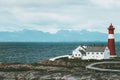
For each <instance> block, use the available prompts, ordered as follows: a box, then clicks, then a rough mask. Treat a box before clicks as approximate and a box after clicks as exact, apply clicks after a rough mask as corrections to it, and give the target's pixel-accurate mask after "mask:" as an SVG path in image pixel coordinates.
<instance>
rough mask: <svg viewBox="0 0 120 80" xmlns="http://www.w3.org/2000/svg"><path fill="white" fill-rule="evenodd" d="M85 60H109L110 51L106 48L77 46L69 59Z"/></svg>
mask: <svg viewBox="0 0 120 80" xmlns="http://www.w3.org/2000/svg"><path fill="white" fill-rule="evenodd" d="M70 58H72V59H74V58H81V59H83V60H85V59H97V60H100V59H109V58H110V51H109V49H108V47H106V46H89V47H87V46H79V47H77V48H76V49H75V50H74V51H73V53H72V56H71V57H70Z"/></svg>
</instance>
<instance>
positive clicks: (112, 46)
mask: <svg viewBox="0 0 120 80" xmlns="http://www.w3.org/2000/svg"><path fill="white" fill-rule="evenodd" d="M114 29H115V28H114V27H113V25H112V24H111V25H110V26H109V28H108V48H109V50H110V57H116V53H115V42H114Z"/></svg>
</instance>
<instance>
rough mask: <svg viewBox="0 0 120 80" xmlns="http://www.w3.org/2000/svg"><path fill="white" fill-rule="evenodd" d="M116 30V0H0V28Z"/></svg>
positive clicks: (119, 2) (119, 26)
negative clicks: (110, 26)
mask: <svg viewBox="0 0 120 80" xmlns="http://www.w3.org/2000/svg"><path fill="white" fill-rule="evenodd" d="M110 23H113V25H114V27H115V28H116V32H117V33H120V31H119V30H120V0H0V31H20V30H24V29H28V30H40V31H44V32H50V33H55V32H57V31H58V30H82V29H85V30H89V31H99V32H106V28H108V26H109V25H110Z"/></svg>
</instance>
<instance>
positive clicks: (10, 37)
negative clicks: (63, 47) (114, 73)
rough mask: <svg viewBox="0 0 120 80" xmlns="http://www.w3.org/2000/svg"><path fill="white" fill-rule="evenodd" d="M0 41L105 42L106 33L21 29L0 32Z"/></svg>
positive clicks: (116, 36) (117, 36)
mask: <svg viewBox="0 0 120 80" xmlns="http://www.w3.org/2000/svg"><path fill="white" fill-rule="evenodd" d="M119 35H120V34H118V33H117V34H115V40H116V41H119V40H120V38H119ZM0 36H1V37H0V42H81V41H83V42H85V41H90V42H93V41H100V42H107V38H108V34H106V33H100V32H90V31H87V30H79V31H74V30H71V31H69V30H60V31H58V32H56V33H54V34H51V33H49V32H42V31H36V30H22V31H18V32H0Z"/></svg>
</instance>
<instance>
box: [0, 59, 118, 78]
mask: <svg viewBox="0 0 120 80" xmlns="http://www.w3.org/2000/svg"><path fill="white" fill-rule="evenodd" d="M103 61H120V59H119V58H115V59H109V60H81V59H74V60H68V59H67V58H62V59H58V60H55V61H49V60H43V61H40V62H36V63H32V64H17V63H14V64H13V63H9V64H0V79H13V80H17V79H18V80H20V79H23V80H25V79H28V78H29V80H61V79H62V80H68V79H72V80H79V79H86V80H88V79H94V80H107V79H111V80H119V79H120V76H119V75H120V73H116V72H101V71H95V70H87V69H86V66H87V65H89V64H91V63H95V62H103ZM118 66H119V65H118ZM102 67H105V66H104V65H102Z"/></svg>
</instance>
